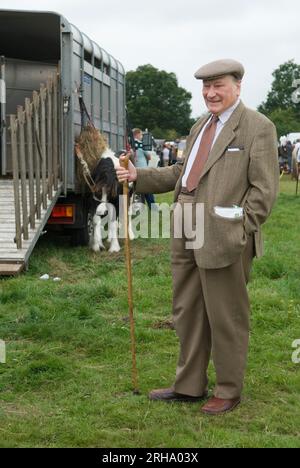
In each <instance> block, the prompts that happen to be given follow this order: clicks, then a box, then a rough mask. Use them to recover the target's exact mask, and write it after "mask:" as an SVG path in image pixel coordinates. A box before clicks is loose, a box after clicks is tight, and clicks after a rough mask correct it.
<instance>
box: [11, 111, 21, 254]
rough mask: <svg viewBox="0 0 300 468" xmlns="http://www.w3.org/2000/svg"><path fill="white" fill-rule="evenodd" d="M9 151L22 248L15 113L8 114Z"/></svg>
mask: <svg viewBox="0 0 300 468" xmlns="http://www.w3.org/2000/svg"><path fill="white" fill-rule="evenodd" d="M10 135H11V153H12V166H13V183H14V200H15V223H16V244H17V249H21V248H22V229H21V209H20V191H19V161H18V145H17V120H16V116H15V115H11V116H10Z"/></svg>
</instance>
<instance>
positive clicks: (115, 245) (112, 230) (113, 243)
mask: <svg viewBox="0 0 300 468" xmlns="http://www.w3.org/2000/svg"><path fill="white" fill-rule="evenodd" d="M107 208H108V241H109V242H110V248H109V252H120V250H121V247H120V244H119V239H118V221H117V217H116V209H115V207H114V205H112V204H108V206H107Z"/></svg>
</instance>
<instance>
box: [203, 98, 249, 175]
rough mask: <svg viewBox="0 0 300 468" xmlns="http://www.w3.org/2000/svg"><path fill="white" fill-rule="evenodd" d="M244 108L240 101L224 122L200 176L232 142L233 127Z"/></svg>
mask: <svg viewBox="0 0 300 468" xmlns="http://www.w3.org/2000/svg"><path fill="white" fill-rule="evenodd" d="M244 110H245V106H244V104H243V103H242V102H240V104H239V105H238V106H237V108H236V109H235V110H234V112H233V113H232V115H231V117H230V118H229V120H228V121H227V122H226V124H225V126H224V128H223V129H222V131H221V133H220V135H219V136H218V138H217V140H216V142H215V144H214V146H213V148H212V150H211V153H210V155H209V157H208V160H207V161H206V164H205V166H204V169H203V172H202V174H201V178H202V177H203V176H204V175H205V174H206V173H207V172H208V171H209V170H210V169H211V168H212V166H213V165H214V164H215V163H216V162H217V161H218V159H220V157H221V156H222V155H223V154H224V152H225V150H226V148H227V146H228V145H229V144H230V143H231V142H232V140H233V139H234V137H235V129H236V128H237V126H238V124H239V122H240V120H241V117H242V114H243V112H244Z"/></svg>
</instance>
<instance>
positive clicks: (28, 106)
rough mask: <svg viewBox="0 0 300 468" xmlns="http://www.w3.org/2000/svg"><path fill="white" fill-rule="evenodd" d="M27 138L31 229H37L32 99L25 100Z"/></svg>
mask: <svg viewBox="0 0 300 468" xmlns="http://www.w3.org/2000/svg"><path fill="white" fill-rule="evenodd" d="M25 115H26V136H27V158H28V178H29V206H30V215H29V219H30V227H31V228H32V229H34V228H35V206H34V171H33V144H32V105H31V103H30V99H29V98H26V99H25Z"/></svg>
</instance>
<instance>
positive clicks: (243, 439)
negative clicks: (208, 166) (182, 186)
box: [0, 179, 300, 448]
mask: <svg viewBox="0 0 300 468" xmlns="http://www.w3.org/2000/svg"><path fill="white" fill-rule="evenodd" d="M294 192H295V184H294V183H291V182H290V181H289V179H285V180H284V181H282V183H281V195H280V197H279V200H278V203H277V205H276V208H275V209H274V211H273V214H272V216H271V218H270V219H269V221H268V222H267V224H266V225H265V226H264V235H265V241H266V242H265V250H266V255H265V256H264V258H263V259H262V260H260V261H256V262H255V265H254V269H253V274H252V281H251V283H250V285H249V291H250V296H251V301H252V332H251V341H250V355H249V365H248V372H247V378H246V385H245V392H244V401H243V404H242V405H241V406H240V407H239V409H238V410H236V411H235V412H233V413H230V414H228V415H226V416H222V417H217V418H210V417H207V416H204V415H201V414H200V412H199V407H200V406H199V405H198V404H196V405H188V404H169V405H166V404H164V403H155V402H149V401H148V399H147V393H148V391H149V390H151V389H153V388H161V387H164V386H169V385H170V384H171V383H172V381H173V377H174V372H175V367H176V361H177V352H178V342H177V337H176V334H175V332H174V330H172V329H170V328H169V327H166V326H165V321H166V320H168V319H170V316H171V277H170V255H169V241H168V240H164V239H163V240H137V241H135V242H134V245H133V269H134V302H135V317H136V336H137V351H138V352H137V355H138V356H137V359H138V370H139V382H140V389H141V393H142V395H141V396H134V395H133V394H132V392H131V354H130V338H129V323H128V319H127V282H126V275H125V266H124V258H123V251H122V252H121V253H120V254H117V255H111V254H109V253H104V254H101V255H96V254H94V253H92V252H90V251H89V250H88V249H86V248H78V249H73V248H71V247H69V246H68V243H67V242H65V241H61V242H60V243H59V244H60V245H59V246H58V245H57V242H55V240H51V239H50V238H48V237H47V236H46V237H44V238H42V239H41V241H40V243H39V244H38V246H37V248H36V249H35V251H34V254H33V256H32V259H31V263H30V268H29V271H28V272H27V273H26V274H25V275H23V276H20V277H18V278H11V279H2V280H0V339H3V340H5V341H6V343H7V363H6V364H0V446H1V447H112V448H113V447H126V448H129V447H148V448H151V447H152V448H153V447H156V448H158V447H162V448H166V447H170V448H175V447H177V448H184V447H187V448H188V447H195V448H196V447H197V448H201V447H300V419H299V413H300V364H294V363H293V362H292V353H293V351H294V350H293V348H292V343H293V341H294V340H296V339H300V196H299V197H298V198H296V197H295V194H294ZM170 199H171V198H170V195H165V196H161V197H158V200H159V201H168V200H170ZM44 273H49V274H50V275H51V277H54V276H59V277H61V278H62V281H61V282H59V283H55V282H53V281H41V280H40V279H39V277H40V276H41V275H42V274H44ZM210 376H211V382H210V384H211V388H212V387H213V385H214V379H215V377H214V372H213V368H212V367H211V368H210Z"/></svg>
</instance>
